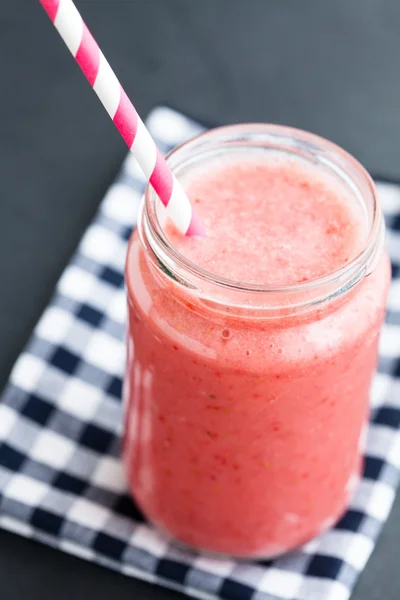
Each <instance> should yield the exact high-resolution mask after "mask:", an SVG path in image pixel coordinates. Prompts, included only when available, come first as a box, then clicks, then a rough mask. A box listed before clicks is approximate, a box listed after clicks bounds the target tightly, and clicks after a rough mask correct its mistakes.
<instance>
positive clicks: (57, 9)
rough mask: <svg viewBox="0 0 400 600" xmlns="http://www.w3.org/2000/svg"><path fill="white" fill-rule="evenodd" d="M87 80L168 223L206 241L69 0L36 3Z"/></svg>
mask: <svg viewBox="0 0 400 600" xmlns="http://www.w3.org/2000/svg"><path fill="white" fill-rule="evenodd" d="M39 1H40V3H41V4H42V6H43V8H44V9H45V11H46V12H47V14H48V15H49V17H50V19H51V21H52V22H53V24H54V25H55V27H56V29H57V31H58V33H59V34H60V35H61V37H62V39H63V40H64V42H65V43H66V45H67V46H68V48H69V50H70V51H71V53H72V55H73V56H74V57H75V60H76V62H77V63H78V65H79V66H80V68H81V69H82V71H83V73H84V75H85V76H86V79H87V80H88V82H89V83H90V85H91V86H92V88H93V89H94V91H95V92H96V94H97V95H98V97H99V98H100V100H101V102H102V104H103V106H104V108H105V109H106V111H107V112H108V114H109V115H110V117H111V118H112V120H113V122H114V125H115V126H116V128H117V129H118V131H119V132H120V134H121V135H122V137H123V138H124V140H125V142H126V143H127V145H128V147H129V149H130V151H131V152H132V153H133V155H134V156H135V158H136V160H137V161H138V163H139V166H140V168H141V169H142V171H143V173H144V176H145V177H146V179H147V181H148V182H149V183H150V185H151V186H152V187H153V188H154V190H155V192H156V193H157V195H158V197H159V198H160V200H161V202H162V203H163V205H164V206H165V207H166V210H167V213H168V215H169V217H170V219H171V221H172V222H173V223H174V224H175V226H176V227H177V229H178V230H179V231H180V232H182V233H183V234H185V235H189V236H193V235H198V236H204V235H205V229H204V226H203V224H202V223H201V221H200V220H199V218H198V217H197V216H196V214H195V213H194V211H193V208H192V205H191V204H190V202H189V199H188V197H187V196H186V194H185V192H184V191H183V189H182V187H181V185H180V183H179V182H178V180H177V179H176V177H175V176H174V175H173V173H172V171H171V169H170V168H169V167H168V165H167V163H166V161H165V158H164V157H163V156H162V154H161V152H160V151H159V149H158V148H157V146H156V144H155V142H154V140H153V138H152V137H151V135H150V133H149V132H148V131H147V129H146V127H145V125H144V123H143V121H142V119H141V118H140V117H139V115H138V113H137V112H136V109H135V107H134V106H133V104H132V102H131V101H130V100H129V98H128V96H127V95H126V93H125V91H124V90H123V88H122V86H121V84H120V83H119V81H118V79H117V77H116V75H115V74H114V72H113V70H112V69H111V67H110V65H109V64H108V62H107V60H106V58H105V57H104V54H103V53H102V51H101V50H100V48H99V46H98V45H97V43H96V41H95V39H94V38H93V36H92V34H91V33H90V31H89V29H88V28H87V27H86V25H85V23H84V21H83V19H82V17H81V15H80V14H79V12H78V10H77V8H76V6H75V4H74V3H73V2H72V0H39Z"/></svg>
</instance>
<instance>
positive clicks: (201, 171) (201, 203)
mask: <svg viewBox="0 0 400 600" xmlns="http://www.w3.org/2000/svg"><path fill="white" fill-rule="evenodd" d="M181 181H182V183H183V186H184V187H185V189H186V192H187V194H188V196H189V198H190V200H191V202H192V205H193V206H194V208H195V210H196V212H197V214H198V215H199V217H200V219H201V220H202V221H203V222H204V223H205V225H206V228H207V236H206V237H205V238H203V239H199V238H191V237H184V236H182V235H180V234H179V233H178V232H177V231H176V230H175V229H174V227H173V226H172V225H168V226H167V228H166V233H167V236H168V238H169V240H170V242H171V243H172V244H173V245H174V246H175V247H176V249H177V250H178V251H179V252H180V253H182V254H183V255H184V256H186V257H187V258H188V259H189V260H191V261H192V262H193V263H195V264H196V265H198V266H200V267H202V268H203V269H206V270H208V271H211V272H212V273H214V274H215V275H219V276H223V277H225V278H227V279H231V280H236V281H240V282H243V283H252V284H255V283H258V284H263V285H269V286H277V285H278V286H279V285H287V284H293V283H299V282H305V281H309V280H311V279H315V278H317V277H321V276H323V275H327V274H329V273H332V272H334V271H335V270H336V269H338V268H339V267H341V266H342V265H344V264H345V263H346V262H347V261H348V260H350V259H351V258H352V257H354V256H355V255H356V254H357V253H358V251H359V249H360V247H361V245H362V241H363V240H364V239H365V235H366V224H365V216H364V215H363V214H362V211H361V207H360V206H359V205H358V204H357V202H356V201H354V199H353V198H352V197H351V194H350V191H348V190H347V189H346V188H345V186H344V185H343V184H340V183H339V181H338V180H337V179H336V178H335V177H334V176H333V175H331V174H329V173H327V172H325V171H322V169H321V168H320V167H317V166H315V165H312V164H309V163H306V162H301V161H300V160H293V159H287V160H281V159H280V160H277V159H276V158H260V157H259V156H257V157H255V156H252V157H251V158H244V157H243V156H241V155H237V156H235V157H231V158H229V159H228V158H227V159H222V160H221V159H220V160H213V161H210V162H209V163H207V164H206V165H205V166H204V165H203V166H202V167H197V168H194V169H192V170H191V174H190V176H187V175H186V176H183V177H182V178H181Z"/></svg>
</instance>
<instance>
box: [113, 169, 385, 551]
mask: <svg viewBox="0 0 400 600" xmlns="http://www.w3.org/2000/svg"><path fill="white" fill-rule="evenodd" d="M182 181H183V183H184V186H185V187H186V190H187V193H188V195H189V197H190V199H191V201H192V203H193V205H194V206H195V208H196V211H197V212H198V214H199V216H200V217H201V218H202V219H203V221H204V222H205V224H206V226H207V237H206V238H204V239H195V238H188V237H182V236H180V235H179V234H178V233H176V232H175V230H174V229H173V227H172V226H171V227H168V228H167V235H168V238H169V240H170V243H171V244H172V245H173V246H174V247H175V248H177V249H178V250H179V252H181V253H182V254H183V255H184V256H186V257H187V258H189V259H190V260H191V261H192V262H193V263H195V264H196V265H197V266H200V267H202V268H203V269H206V270H208V271H211V272H212V273H214V274H216V275H219V276H223V277H225V278H228V279H231V280H236V281H240V282H242V283H243V282H245V283H249V284H254V283H257V284H264V285H268V286H283V285H287V284H294V283H302V282H306V281H308V280H310V279H316V278H318V277H321V276H324V275H328V274H330V273H332V272H333V271H335V270H336V269H338V268H340V267H341V266H342V265H344V264H345V263H346V262H347V261H348V260H350V259H351V258H352V257H354V256H355V255H356V254H357V253H358V252H359V251H360V249H361V248H362V246H363V244H364V243H365V237H366V224H365V223H364V216H363V213H362V211H361V209H360V208H359V207H358V205H357V203H356V202H354V201H353V199H352V197H351V195H350V193H349V192H347V191H346V190H345V189H344V187H343V186H342V187H340V186H339V184H338V183H337V182H336V180H335V179H334V178H333V176H330V175H328V174H327V173H326V172H322V171H321V170H319V169H318V168H317V167H311V166H309V165H307V166H306V165H305V164H302V163H300V162H295V161H289V160H288V161H286V162H284V161H276V160H266V159H263V160H262V159H261V158H257V157H256V158H253V159H252V160H249V159H248V158H246V159H245V158H243V157H237V158H235V159H230V160H229V161H228V160H226V161H225V162H218V163H217V162H215V163H211V164H208V165H207V166H206V168H201V169H200V168H198V169H192V171H191V174H190V177H189V176H186V177H184V178H183V180H182ZM388 282H389V266H388V261H387V258H386V257H383V258H382V259H381V261H380V264H379V266H378V268H376V269H375V270H374V272H373V273H372V274H371V275H369V277H367V278H365V279H363V281H362V282H361V283H359V284H358V286H357V287H356V288H354V289H353V290H352V291H351V292H350V293H348V294H345V295H344V296H343V297H340V298H338V299H337V300H334V301H331V302H329V303H326V305H324V306H322V307H319V308H318V309H315V310H309V311H308V312H305V313H301V314H294V315H291V316H288V317H278V316H276V315H275V316H269V317H268V316H266V317H265V318H251V317H250V316H249V315H247V316H246V315H242V314H240V313H238V312H237V311H235V310H232V309H231V307H230V292H229V290H227V291H226V292H224V293H225V306H226V310H224V311H222V310H221V311H219V310H212V311H211V310H209V309H208V308H207V306H205V305H204V303H201V302H199V301H198V296H197V295H196V294H191V293H190V292H186V291H183V290H182V289H181V288H180V287H179V286H177V285H176V284H175V283H174V282H173V281H171V280H170V279H169V278H168V277H166V276H165V275H164V274H163V273H162V272H160V271H159V270H158V269H156V267H155V266H154V264H153V263H152V260H151V259H150V258H149V256H148V255H147V253H146V252H145V251H144V250H143V247H142V246H141V244H140V242H139V239H138V237H137V236H136V235H135V236H133V238H132V241H131V244H130V248H129V253H128V260H127V284H128V292H129V330H128V333H129V335H128V338H129V340H128V374H127V378H126V382H125V402H126V413H125V446H124V461H125V465H126V469H127V473H128V477H129V481H130V484H131V487H132V491H133V494H134V496H135V499H136V501H137V502H138V504H139V506H140V507H141V509H142V510H143V511H144V513H145V514H146V516H147V517H148V518H149V519H150V520H151V521H152V522H154V523H155V524H156V525H157V526H158V527H159V528H160V529H161V530H162V531H164V532H166V533H167V534H169V535H171V536H172V537H174V538H176V539H178V540H180V541H183V542H184V543H186V544H188V545H190V546H193V547H196V548H202V549H206V550H210V551H213V552H218V553H223V554H229V555H235V556H243V557H251V556H255V557H258V556H261V557H268V556H274V555H277V554H280V553H282V552H284V551H286V550H288V549H290V548H293V547H295V546H297V545H299V544H301V543H302V542H304V541H305V540H307V539H309V538H311V537H312V536H314V535H316V534H318V533H319V532H321V531H323V530H324V529H325V528H327V527H329V526H330V525H331V524H332V523H333V522H334V521H335V520H337V519H338V517H339V516H340V514H341V513H342V512H343V510H344V508H345V506H346V504H347V502H348V500H349V497H350V495H351V493H352V491H353V489H354V486H355V483H356V481H357V478H358V475H359V471H360V464H361V462H360V460H361V459H360V445H361V438H362V428H363V425H364V423H365V421H366V418H367V415H368V394H369V386H370V382H371V377H372V374H373V372H374V369H375V365H376V360H377V344H378V335H379V329H380V326H381V323H382V318H383V313H384V305H385V299H386V293H387V287H388ZM266 302H268V300H266Z"/></svg>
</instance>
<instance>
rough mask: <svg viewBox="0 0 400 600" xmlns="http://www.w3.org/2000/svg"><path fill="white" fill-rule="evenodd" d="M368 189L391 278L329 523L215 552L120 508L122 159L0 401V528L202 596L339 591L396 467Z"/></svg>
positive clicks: (171, 116) (136, 195) (178, 119)
mask: <svg viewBox="0 0 400 600" xmlns="http://www.w3.org/2000/svg"><path fill="white" fill-rule="evenodd" d="M148 125H149V128H150V129H151V131H152V133H153V135H154V136H155V137H156V138H157V141H158V143H159V145H160V147H161V149H162V150H164V151H166V150H168V149H169V148H170V147H171V146H173V145H175V144H177V143H180V142H181V141H183V140H184V139H186V138H188V137H190V136H192V135H194V134H196V133H198V132H199V131H200V130H201V127H200V126H199V125H198V124H196V123H194V122H193V121H190V120H188V119H186V118H185V117H182V116H181V115H179V114H177V113H175V112H173V111H171V110H169V109H166V108H158V109H156V110H155V111H153V112H152V114H151V115H150V118H149V120H148ZM378 189H379V194H380V197H381V201H382V203H383V206H384V209H385V212H386V218H387V226H388V236H387V243H388V248H389V251H390V253H391V258H392V262H393V275H394V279H393V283H392V287H391V291H390V297H389V311H388V315H387V320H386V324H385V326H384V329H383V333H382V338H381V345H380V364H379V373H378V374H377V375H376V378H375V380H374V384H373V389H372V398H371V402H372V407H373V409H372V418H371V423H370V426H369V429H368V436H367V442H366V465H365V472H364V477H363V479H362V481H361V485H360V487H359V489H358V491H357V493H356V495H355V497H354V499H353V501H352V503H351V507H350V509H349V511H348V512H347V513H346V515H345V516H344V517H343V518H342V519H341V521H340V522H339V523H338V524H337V525H336V527H335V528H334V529H332V530H331V531H328V532H327V533H325V534H324V535H322V536H321V537H319V538H318V539H316V540H314V541H312V542H310V543H308V544H307V545H305V546H304V547H302V548H301V549H300V550H298V551H296V552H293V553H291V554H288V555H287V556H285V557H283V558H279V559H277V560H275V561H273V562H268V563H262V562H258V563H257V562H236V561H234V560H214V559H211V558H208V557H206V556H202V555H201V554H196V553H194V552H193V553H191V552H185V551H183V550H181V549H179V548H178V547H176V546H174V545H173V544H171V543H170V542H169V541H168V540H166V539H165V538H164V537H163V536H162V535H161V534H160V533H158V532H157V531H155V530H154V529H153V528H152V527H151V526H150V525H148V524H147V523H145V522H144V520H143V519H142V517H141V515H140V513H139V512H138V510H137V509H136V508H135V506H134V504H133V503H132V501H131V499H130V497H129V495H128V491H127V487H126V483H125V481H124V476H123V472H122V468H121V462H120V458H119V453H120V433H121V403H120V396H121V376H122V373H123V368H124V343H123V336H124V321H125V294H124V284H123V269H124V260H125V252H126V245H127V240H128V238H129V235H130V232H131V230H132V227H133V226H134V224H135V216H136V211H137V206H138V203H139V199H140V196H141V193H142V191H143V181H142V179H141V178H140V176H139V174H138V169H137V167H136V165H135V162H134V159H133V158H132V157H131V156H129V157H128V158H127V160H126V161H125V164H124V165H123V168H122V171H121V173H120V175H119V177H118V179H117V181H116V182H115V184H114V185H113V186H112V187H111V189H110V190H109V191H108V192H107V194H106V197H105V198H104V200H103V202H102V204H101V207H100V210H99V212H98V214H97V216H96V218H95V219H94V221H93V223H92V224H91V225H90V227H89V228H88V230H87V231H86V233H85V235H84V237H83V239H82V241H81V243H80V245H79V247H78V250H77V252H76V253H75V255H74V256H73V258H72V260H71V262H70V264H69V265H68V267H67V268H66V270H65V271H64V273H63V274H62V276H61V279H60V281H59V283H58V285H57V288H56V291H55V295H54V297H53V299H52V301H51V303H50V305H49V307H48V308H47V309H46V310H45V312H44V314H43V316H42V318H41V319H40V321H39V323H38V324H37V326H36V328H35V330H34V332H33V335H32V337H31V340H30V341H29V343H28V345H27V347H26V348H25V350H24V351H23V353H22V355H21V356H20V358H19V359H18V361H17V363H16V365H15V367H14V369H13V371H12V374H11V377H10V382H9V384H8V386H7V388H6V390H5V392H4V394H3V396H2V398H1V400H0V526H1V527H3V528H5V529H8V530H11V531H14V532H16V533H19V534H21V535H24V536H26V537H30V538H34V539H36V540H40V541H42V542H44V543H47V544H50V545H51V546H54V547H56V548H59V549H60V550H64V551H66V552H69V553H71V554H74V555H76V556H80V557H82V558H85V559H87V560H91V561H95V562H97V563H100V564H102V565H105V566H108V567H111V568H113V569H116V570H118V571H120V572H121V573H125V574H126V575H131V576H134V577H139V578H142V579H145V580H148V581H152V582H157V583H159V584H163V585H165V586H168V587H173V588H175V589H177V590H180V591H182V592H185V593H186V594H188V595H190V596H194V597H197V598H200V599H202V600H204V599H205V598H216V597H220V598H224V599H226V600H250V599H251V600H347V599H348V598H349V595H350V592H351V589H352V587H353V586H354V584H355V582H356V579H357V576H358V574H359V573H360V571H362V569H363V568H364V566H365V564H366V562H367V560H368V557H369V556H370V554H371V552H372V550H373V548H374V544H375V540H376V538H377V536H378V534H379V531H380V529H381V527H382V524H383V523H384V521H385V520H386V518H387V516H388V514H389V511H390V508H391V506H392V502H393V499H394V495H395V489H396V486H397V483H398V478H399V468H400V432H399V426H400V359H399V355H400V187H398V186H395V185H389V184H383V183H380V184H379V185H378ZM244 508H245V507H244Z"/></svg>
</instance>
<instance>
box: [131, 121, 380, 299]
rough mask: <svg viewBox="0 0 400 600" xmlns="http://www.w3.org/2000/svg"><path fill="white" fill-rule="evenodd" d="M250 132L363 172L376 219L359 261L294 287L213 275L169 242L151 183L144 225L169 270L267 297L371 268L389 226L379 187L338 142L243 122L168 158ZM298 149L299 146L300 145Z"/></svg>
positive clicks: (201, 137)
mask: <svg viewBox="0 0 400 600" xmlns="http://www.w3.org/2000/svg"><path fill="white" fill-rule="evenodd" d="M245 133H246V134H249V135H257V134H259V136H260V139H261V138H263V139H265V135H268V136H271V137H276V138H277V139H279V138H280V139H281V140H282V139H286V140H290V139H292V140H293V141H295V140H297V141H300V142H302V143H303V144H304V145H305V147H306V148H307V147H308V148H310V149H312V148H314V149H318V150H319V151H322V152H324V151H327V152H328V153H329V154H330V157H331V158H335V157H336V158H338V159H340V161H342V163H343V165H344V166H345V167H346V166H347V167H348V169H349V170H350V169H352V170H353V171H355V172H356V173H357V174H358V176H361V178H362V180H363V182H364V184H365V185H366V187H367V190H368V192H367V193H369V194H370V196H371V198H372V202H373V217H372V221H371V226H370V228H369V231H368V235H367V237H366V239H365V242H364V246H363V248H362V249H361V250H360V252H358V253H357V254H356V255H355V256H354V257H353V258H351V259H350V260H349V261H348V262H346V263H345V264H343V265H342V266H340V267H339V268H338V269H336V270H335V271H332V272H331V273H328V274H326V275H323V276H321V277H317V278H314V279H310V280H308V281H305V282H300V283H291V284H287V285H280V286H268V285H260V284H252V283H247V282H241V281H235V280H233V279H228V278H225V277H222V276H220V275H217V274H215V273H213V272H212V271H208V270H207V269H203V268H202V267H200V266H198V265H197V264H195V263H193V262H192V261H191V260H189V259H188V258H186V257H185V256H184V255H183V254H182V253H180V252H179V251H178V250H177V249H176V248H175V247H174V246H173V245H172V244H171V243H170V242H169V240H168V238H167V237H166V235H165V233H164V231H163V228H162V227H161V225H160V223H159V220H158V218H157V214H156V209H155V201H156V198H157V196H156V194H155V192H154V191H153V189H152V188H151V187H150V186H149V185H148V186H147V187H146V191H145V196H144V202H143V204H142V208H141V216H140V218H139V221H140V220H141V219H143V222H144V227H145V230H146V234H147V235H146V237H147V238H149V237H151V238H152V239H151V242H149V243H150V249H151V250H152V252H153V253H154V254H155V255H156V257H157V258H158V260H159V261H160V263H161V264H163V263H164V259H165V258H167V259H168V269H170V266H171V264H173V265H175V266H176V268H177V269H179V271H180V278H181V276H182V271H183V272H184V273H185V274H187V275H189V276H190V275H192V276H194V277H196V278H198V279H200V280H203V281H206V282H208V283H210V284H212V285H214V286H218V287H220V288H224V289H225V290H232V291H236V292H249V293H252V294H254V293H256V294H257V293H261V294H263V295H265V294H267V295H269V294H276V293H279V294H282V293H283V294H286V293H287V294H292V293H294V292H296V293H297V292H307V291H310V292H311V291H313V290H316V289H318V288H320V287H323V286H326V285H327V284H330V285H332V283H333V282H334V281H335V280H338V281H342V280H343V279H344V278H346V276H347V277H348V278H351V277H354V274H355V273H357V272H359V271H360V270H361V269H362V268H363V267H364V266H365V265H367V264H368V263H369V262H370V261H371V259H372V258H373V256H374V255H375V253H376V251H377V247H378V246H379V237H382V236H381V235H380V234H381V233H382V227H383V223H382V213H381V208H380V204H379V202H378V201H377V195H376V188H375V184H374V182H373V180H372V178H371V176H370V174H369V173H368V172H367V170H366V169H365V168H364V167H363V166H362V164H361V163H360V162H359V161H358V160H356V159H355V158H354V157H353V156H352V155H351V154H349V153H348V152H347V151H346V150H344V149H343V148H341V147H340V146H338V145H336V144H335V143H334V142H331V141H329V140H327V139H325V138H323V137H321V136H318V135H316V134H314V133H309V132H307V131H304V130H302V129H297V128H294V127H288V126H284V125H277V124H273V123H242V124H236V125H226V126H221V127H216V128H213V129H210V130H207V131H205V132H202V133H200V134H198V135H196V136H195V137H193V138H190V139H189V140H187V141H186V142H183V143H182V144H179V145H178V146H176V147H175V148H173V149H172V150H171V151H170V152H169V153H168V154H167V155H166V160H167V161H168V162H169V163H171V159H173V158H174V157H177V155H179V154H180V153H182V152H183V151H190V148H191V147H192V146H195V147H202V143H207V141H208V140H210V142H212V139H213V138H217V137H218V141H219V142H224V141H225V142H227V141H229V140H231V138H232V137H233V136H235V135H236V136H239V137H238V138H237V139H240V134H241V135H242V136H243V135H244V134H245ZM294 147H296V146H295V145H294ZM287 149H288V150H290V147H287ZM343 165H342V169H343ZM172 168H174V167H172ZM164 266H166V265H164Z"/></svg>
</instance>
